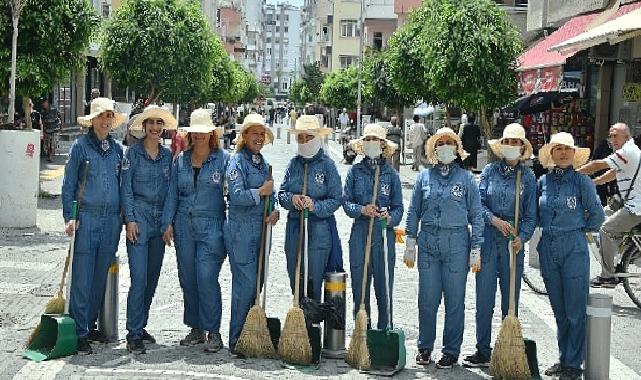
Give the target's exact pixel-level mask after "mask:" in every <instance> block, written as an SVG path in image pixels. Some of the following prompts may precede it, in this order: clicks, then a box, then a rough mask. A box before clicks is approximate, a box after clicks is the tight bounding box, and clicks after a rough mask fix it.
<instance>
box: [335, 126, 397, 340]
mask: <svg viewBox="0 0 641 380" xmlns="http://www.w3.org/2000/svg"><path fill="white" fill-rule="evenodd" d="M351 144H352V148H353V149H354V151H355V152H356V153H357V154H359V155H364V156H365V157H364V158H363V160H362V161H360V162H359V163H357V164H355V165H354V166H352V167H351V168H350V169H349V171H348V172H347V177H346V178H345V185H344V187H343V210H344V211H345V213H346V214H347V216H349V217H350V218H352V219H354V222H353V224H352V229H351V232H350V237H349V266H350V273H351V278H352V295H353V300H354V315H356V313H358V311H359V310H358V305H360V302H361V288H362V281H363V270H364V261H365V257H364V252H365V245H366V241H367V235H368V230H369V221H370V218H375V223H374V229H373V232H372V239H371V241H372V247H371V258H370V260H369V267H368V268H367V276H368V279H367V287H366V290H365V308H366V310H367V315H368V316H369V315H371V314H370V306H369V304H370V302H369V299H370V297H369V293H370V283H371V278H372V277H373V278H374V291H375V293H376V304H377V306H378V322H377V327H378V328H379V329H385V328H387V327H388V318H387V303H388V300H389V299H392V294H393V284H394V263H395V260H394V258H395V257H396V254H395V252H396V244H395V243H394V242H395V233H394V227H396V226H398V224H399V223H400V222H401V218H402V217H403V194H402V192H401V180H400V177H399V174H398V172H397V171H396V170H394V168H392V166H391V165H390V164H389V160H390V157H392V155H393V154H394V151H395V150H396V149H398V145H396V144H395V143H394V142H392V141H391V140H389V139H387V137H386V132H385V128H383V127H382V126H380V125H378V124H367V125H366V126H365V128H364V129H363V136H362V137H361V138H360V139H356V140H354V141H352V143H351ZM377 166H379V179H378V190H377V195H376V202H375V203H372V196H373V193H374V185H373V184H374V183H375V182H376V180H375V174H376V167H377ZM380 219H385V220H386V221H387V230H386V231H385V233H386V234H387V257H385V256H384V254H385V252H384V251H385V250H384V247H383V229H382V224H381V223H380ZM383 260H387V262H388V266H389V279H388V280H389V289H390V293H391V294H386V292H385V265H384V263H385V261H383ZM390 312H391V313H393V311H392V305H390Z"/></svg>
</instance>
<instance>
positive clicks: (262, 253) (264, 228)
mask: <svg viewBox="0 0 641 380" xmlns="http://www.w3.org/2000/svg"><path fill="white" fill-rule="evenodd" d="M267 167H268V170H269V176H268V177H267V180H270V179H271V178H272V166H271V165H268V166H267ZM270 197H271V194H270V195H265V196H263V201H264V202H265V206H263V222H262V223H261V227H260V249H259V250H258V252H259V253H258V272H257V275H256V305H259V304H260V303H259V302H260V277H261V275H262V273H263V258H264V257H265V234H266V232H267V223H266V222H265V219H267V209H268V208H269V198H270Z"/></svg>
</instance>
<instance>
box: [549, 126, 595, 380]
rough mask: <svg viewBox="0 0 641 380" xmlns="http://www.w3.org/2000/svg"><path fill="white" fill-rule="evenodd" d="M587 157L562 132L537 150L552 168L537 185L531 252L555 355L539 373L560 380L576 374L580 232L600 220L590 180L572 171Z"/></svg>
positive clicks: (583, 269)
mask: <svg viewBox="0 0 641 380" xmlns="http://www.w3.org/2000/svg"><path fill="white" fill-rule="evenodd" d="M589 157H590V149H588V148H578V147H576V146H575V145H574V139H573V138H572V135H571V134H569V133H566V132H560V133H557V134H555V135H553V136H552V138H551V139H550V142H549V143H548V144H546V145H544V146H543V147H542V148H541V150H540V152H539V160H540V161H541V164H542V165H543V166H545V167H549V168H552V169H551V170H550V172H549V173H548V174H546V175H544V176H543V177H541V178H540V179H539V182H538V183H537V193H538V196H539V226H540V227H541V230H542V234H541V240H540V241H539V244H538V246H537V250H538V251H539V260H540V262H541V274H542V276H543V281H544V282H545V288H546V289H547V291H548V297H549V298H550V303H551V304H552V311H553V312H554V318H555V319H556V325H557V343H558V346H559V356H560V358H559V362H558V363H556V364H554V365H553V366H552V367H550V368H548V369H547V370H546V371H545V374H546V375H548V376H560V378H561V379H564V380H571V379H572V380H573V379H580V378H581V376H582V371H581V364H582V363H583V360H584V358H585V318H586V317H585V315H586V305H587V299H588V286H589V284H588V281H589V274H590V254H589V252H588V245H587V240H586V237H585V233H586V232H596V231H598V230H599V228H600V227H601V224H603V220H604V219H605V214H604V211H603V207H602V206H601V203H600V201H599V197H598V196H597V194H596V188H595V186H594V184H593V183H592V180H591V179H590V178H589V177H588V176H586V175H583V174H580V173H578V172H577V171H575V169H576V168H578V167H580V166H581V165H583V164H584V163H585V162H586V161H587V160H588V158H589Z"/></svg>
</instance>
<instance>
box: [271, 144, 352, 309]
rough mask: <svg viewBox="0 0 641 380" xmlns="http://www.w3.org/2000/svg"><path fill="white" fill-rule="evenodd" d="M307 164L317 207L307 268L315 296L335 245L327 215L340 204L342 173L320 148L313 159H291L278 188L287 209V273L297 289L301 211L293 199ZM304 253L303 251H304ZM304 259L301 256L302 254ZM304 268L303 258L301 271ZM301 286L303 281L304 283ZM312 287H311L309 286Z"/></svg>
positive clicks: (311, 215)
mask: <svg viewBox="0 0 641 380" xmlns="http://www.w3.org/2000/svg"><path fill="white" fill-rule="evenodd" d="M305 164H307V194H306V195H307V196H309V197H310V198H312V199H313V200H314V211H313V212H310V213H309V216H308V218H309V220H308V229H309V233H308V234H309V248H308V268H309V278H311V280H312V289H311V290H312V292H313V298H314V299H315V300H317V301H320V299H321V288H322V286H323V278H324V276H325V267H326V266H327V260H328V259H329V254H330V251H331V249H332V236H331V232H330V225H329V221H328V218H333V217H334V212H335V211H336V210H337V209H338V208H339V207H340V205H341V196H342V188H341V177H340V175H339V174H338V170H337V169H336V164H335V163H334V161H333V160H332V159H331V158H330V157H329V156H328V155H326V154H325V153H324V152H323V150H322V149H321V150H320V151H319V152H318V153H316V155H315V156H314V157H312V158H310V159H306V158H303V157H302V156H299V155H297V156H296V157H294V158H292V159H291V161H289V165H288V166H287V171H286V172H285V178H284V179H283V182H282V183H281V185H280V190H279V191H278V201H279V203H280V205H281V206H282V207H283V208H285V209H286V210H288V211H289V212H288V213H287V228H286V233H285V255H286V257H287V273H288V274H289V283H290V286H291V288H292V291H293V290H294V285H295V280H296V261H297V256H298V238H299V227H300V224H299V223H300V216H301V215H300V214H301V211H300V210H297V209H296V208H295V207H294V204H293V203H292V197H293V196H294V195H300V194H302V192H303V175H304V171H305ZM301 254H302V252H301ZM301 260H302V257H301ZM303 270H304V268H303V262H302V261H301V273H302V271H303ZM301 289H302V284H301ZM308 291H309V289H308Z"/></svg>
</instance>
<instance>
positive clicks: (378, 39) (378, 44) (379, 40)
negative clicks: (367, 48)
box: [374, 32, 383, 50]
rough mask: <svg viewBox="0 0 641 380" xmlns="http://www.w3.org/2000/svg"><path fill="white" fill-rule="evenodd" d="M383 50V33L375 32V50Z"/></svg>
mask: <svg viewBox="0 0 641 380" xmlns="http://www.w3.org/2000/svg"><path fill="white" fill-rule="evenodd" d="M382 48H383V33H382V32H374V49H376V50H381V49H382Z"/></svg>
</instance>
